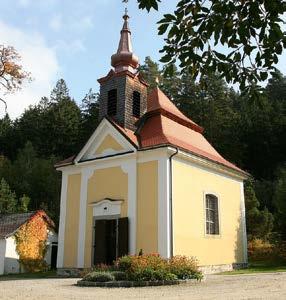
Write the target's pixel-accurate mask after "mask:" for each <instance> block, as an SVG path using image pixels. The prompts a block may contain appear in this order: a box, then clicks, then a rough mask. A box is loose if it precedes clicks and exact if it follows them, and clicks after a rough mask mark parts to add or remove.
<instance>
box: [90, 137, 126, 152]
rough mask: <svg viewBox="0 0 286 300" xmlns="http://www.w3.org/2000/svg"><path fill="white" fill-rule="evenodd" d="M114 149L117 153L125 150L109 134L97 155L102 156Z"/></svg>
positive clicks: (98, 149)
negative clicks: (106, 151)
mask: <svg viewBox="0 0 286 300" xmlns="http://www.w3.org/2000/svg"><path fill="white" fill-rule="evenodd" d="M107 149H113V150H116V151H121V150H124V148H123V147H122V146H121V145H120V144H119V143H118V142H117V141H116V140H115V139H114V138H113V137H112V136H111V135H110V134H108V135H107V136H106V137H105V138H104V139H103V141H102V143H101V144H100V146H99V147H98V148H97V149H96V151H95V154H97V155H98V154H102V153H103V152H104V150H107Z"/></svg>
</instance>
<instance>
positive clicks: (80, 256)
mask: <svg viewBox="0 0 286 300" xmlns="http://www.w3.org/2000/svg"><path fill="white" fill-rule="evenodd" d="M92 174H93V170H92V169H91V168H84V169H82V173H81V186H80V205H79V230H78V245H77V247H78V248H77V249H78V250H77V267H78V268H84V252H85V226H86V206H87V188H88V180H89V178H90V177H91V175H92Z"/></svg>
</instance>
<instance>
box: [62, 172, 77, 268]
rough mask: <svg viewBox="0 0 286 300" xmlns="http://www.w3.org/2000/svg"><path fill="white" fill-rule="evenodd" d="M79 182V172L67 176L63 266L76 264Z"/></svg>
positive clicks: (67, 266) (71, 266) (68, 266)
mask: <svg viewBox="0 0 286 300" xmlns="http://www.w3.org/2000/svg"><path fill="white" fill-rule="evenodd" d="M80 184H81V174H73V175H69V176H68V187H67V188H68V190H67V202H66V220H65V242H64V267H65V268H74V267H76V265H77V246H78V226H79V203H80Z"/></svg>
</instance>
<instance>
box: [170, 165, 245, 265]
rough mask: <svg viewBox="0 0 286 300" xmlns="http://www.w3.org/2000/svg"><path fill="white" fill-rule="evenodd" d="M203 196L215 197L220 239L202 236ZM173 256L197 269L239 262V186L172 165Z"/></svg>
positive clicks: (227, 180)
mask: <svg viewBox="0 0 286 300" xmlns="http://www.w3.org/2000/svg"><path fill="white" fill-rule="evenodd" d="M204 192H213V193H215V194H216V195H217V196H218V197H219V215H220V218H219V220H220V236H206V235H205V210H204ZM173 216H174V219H173V229H174V254H182V255H188V256H195V257H197V259H198V260H199V264H200V265H218V264H230V263H234V262H238V263H241V262H243V243H242V228H241V226H240V183H239V182H238V181H235V180H232V179H230V178H226V177H224V176H220V175H216V174H213V173H212V172H210V171H205V170H202V169H199V168H197V167H194V166H191V165H189V164H186V163H183V162H179V161H174V164H173Z"/></svg>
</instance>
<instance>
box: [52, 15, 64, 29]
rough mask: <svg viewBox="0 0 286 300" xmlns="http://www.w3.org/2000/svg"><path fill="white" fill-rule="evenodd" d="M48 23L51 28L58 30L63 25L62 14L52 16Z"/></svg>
mask: <svg viewBox="0 0 286 300" xmlns="http://www.w3.org/2000/svg"><path fill="white" fill-rule="evenodd" d="M49 25H50V27H51V28H52V29H53V30H55V31H59V30H60V29H61V28H62V26H63V21H62V16H61V15H54V16H52V18H51V20H50V23H49Z"/></svg>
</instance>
